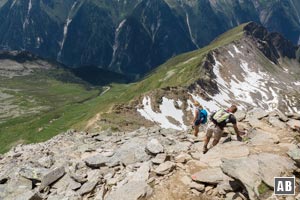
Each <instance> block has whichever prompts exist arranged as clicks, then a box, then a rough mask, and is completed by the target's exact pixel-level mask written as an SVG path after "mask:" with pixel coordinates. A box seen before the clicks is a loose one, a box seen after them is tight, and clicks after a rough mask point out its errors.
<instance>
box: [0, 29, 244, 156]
mask: <svg viewBox="0 0 300 200" xmlns="http://www.w3.org/2000/svg"><path fill="white" fill-rule="evenodd" d="M243 27H244V25H241V26H239V27H237V28H235V29H232V30H230V31H228V32H227V33H225V34H223V35H221V36H220V37H219V38H218V39H216V40H215V41H213V42H212V43H211V44H210V45H208V46H206V47H204V48H202V49H199V50H196V51H193V52H189V53H185V54H182V55H179V56H176V57H174V58H172V59H170V60H169V61H167V62H166V63H165V64H163V65H161V66H160V67H158V68H157V69H156V70H155V71H153V72H152V73H151V74H149V75H148V76H147V77H145V78H144V79H143V80H141V81H140V82H137V83H132V84H127V85H126V84H112V85H111V89H110V90H109V91H108V92H107V93H105V94H104V95H101V96H98V92H99V91H97V90H90V91H88V90H86V89H85V88H83V87H82V86H81V85H79V84H74V83H73V84H65V83H63V82H61V81H59V80H55V79H53V78H52V79H47V76H44V77H43V79H42V82H41V83H43V84H37V83H36V81H37V78H36V77H34V76H32V77H31V78H28V77H24V80H18V81H16V80H11V81H7V82H9V85H7V83H5V82H3V81H1V84H3V85H0V87H2V86H4V85H6V86H9V87H10V88H19V87H21V88H22V89H23V91H25V92H24V93H23V95H31V96H32V95H33V96H35V97H37V99H39V100H40V101H41V103H42V105H50V107H52V109H50V110H48V111H47V112H45V113H43V114H39V115H32V116H26V117H18V118H14V119H10V120H8V121H7V122H5V123H4V124H0V133H1V134H0V153H3V152H6V151H8V150H9V149H10V148H11V147H12V145H15V144H17V143H19V142H24V143H32V142H40V141H45V140H47V139H49V138H51V137H53V136H54V135H56V134H59V133H60V132H63V131H66V130H67V129H69V128H71V127H72V128H76V129H83V128H84V127H85V125H86V124H87V122H88V120H89V119H91V118H92V117H93V116H95V115H96V114H97V113H99V112H101V113H104V112H107V111H108V110H109V109H110V108H111V107H112V106H113V105H114V104H118V103H126V102H129V101H130V100H132V99H133V98H134V97H136V96H139V95H141V94H143V93H145V92H148V91H151V90H153V89H157V88H163V87H167V86H188V85H189V84H191V83H193V82H194V81H195V80H197V79H198V78H199V76H201V68H199V66H200V65H201V63H202V60H203V58H205V55H206V54H207V53H208V52H209V51H211V50H212V49H215V48H218V47H219V46H222V45H225V44H228V43H230V42H232V41H234V40H237V39H239V38H240V37H242V34H243V32H242V29H243ZM186 61H189V62H186ZM199 73H200V74H199ZM166 77H168V78H166ZM159 80H161V81H159ZM18 83H19V84H18ZM44 83H46V84H44ZM32 86H34V87H32ZM96 96H97V97H96ZM108 115H109V114H108ZM113 117H114V118H115V116H113ZM120 118H121V116H120Z"/></svg>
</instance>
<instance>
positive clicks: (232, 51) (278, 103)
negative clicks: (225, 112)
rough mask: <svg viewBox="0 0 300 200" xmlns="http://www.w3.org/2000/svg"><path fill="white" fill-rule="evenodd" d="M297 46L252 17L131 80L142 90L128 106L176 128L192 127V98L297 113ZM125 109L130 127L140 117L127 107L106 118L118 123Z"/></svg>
mask: <svg viewBox="0 0 300 200" xmlns="http://www.w3.org/2000/svg"><path fill="white" fill-rule="evenodd" d="M297 51H298V47H296V46H295V45H293V44H292V43H291V42H290V41H289V40H286V39H285V38H284V37H283V36H282V35H281V34H279V33H274V32H268V31H267V29H266V28H264V27H263V26H261V25H258V24H256V23H254V22H252V23H247V24H243V25H240V26H239V27H237V28H235V29H232V30H230V31H228V32H226V33H225V34H223V35H221V36H220V37H219V38H217V39H215V40H214V41H213V42H212V43H211V44H210V45H208V46H206V47H204V48H202V49H199V50H196V51H193V52H189V53H185V54H182V55H179V56H177V57H174V58H172V59H170V60H168V61H167V62H166V63H165V64H163V65H161V66H159V67H158V68H157V69H156V70H154V71H153V72H152V73H151V74H150V75H149V76H147V77H146V78H145V79H143V80H142V81H141V82H139V83H137V84H135V85H133V87H132V88H131V89H130V90H129V93H131V92H133V91H142V92H141V95H140V96H138V97H137V98H135V100H134V101H132V102H131V103H130V108H131V109H132V110H135V111H137V112H138V113H139V114H140V115H141V116H143V119H146V120H147V121H151V122H152V123H153V124H157V125H159V126H162V127H164V128H173V129H178V130H185V129H187V128H188V125H189V123H190V121H191V120H192V115H191V114H192V113H191V111H192V110H193V103H192V102H193V101H194V100H197V101H199V102H200V104H202V105H203V106H204V107H205V108H206V109H207V110H208V111H209V112H212V111H214V110H217V109H218V108H220V107H227V106H230V105H231V104H236V105H238V107H239V109H241V110H249V109H251V108H263V109H264V110H266V111H271V110H274V109H279V110H281V111H283V112H287V113H294V112H299V110H300V102H299V100H298V99H299V95H300V94H299V91H300V90H299V87H300V63H299V60H298V59H297V55H296V54H297ZM125 105H126V103H125ZM122 112H123V113H124V115H125V116H127V117H126V118H124V121H125V122H124V125H128V124H129V127H130V124H134V120H136V119H137V118H138V117H136V114H133V116H134V117H132V118H130V117H128V115H130V114H129V112H128V107H127V106H120V105H119V106H116V107H115V109H113V111H112V113H111V114H105V115H102V117H104V118H105V119H106V120H104V121H105V122H108V123H110V124H111V125H112V126H114V124H115V123H114V121H115V120H114V116H116V114H115V113H122ZM118 116H120V114H118ZM131 120H132V121H131ZM103 123H104V122H103ZM118 124H120V122H118Z"/></svg>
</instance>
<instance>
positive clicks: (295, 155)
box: [288, 148, 300, 167]
mask: <svg viewBox="0 0 300 200" xmlns="http://www.w3.org/2000/svg"><path fill="white" fill-rule="evenodd" d="M288 155H289V156H290V157H291V158H292V159H293V160H294V161H295V162H296V163H297V165H298V167H300V149H299V148H294V149H290V150H289V152H288Z"/></svg>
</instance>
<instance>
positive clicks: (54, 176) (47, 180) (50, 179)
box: [40, 166, 65, 190]
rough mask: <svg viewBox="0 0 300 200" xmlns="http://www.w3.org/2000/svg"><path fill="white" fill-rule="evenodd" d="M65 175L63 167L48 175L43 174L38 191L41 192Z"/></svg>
mask: <svg viewBox="0 0 300 200" xmlns="http://www.w3.org/2000/svg"><path fill="white" fill-rule="evenodd" d="M64 174H65V167H64V166H62V167H58V168H56V169H54V170H52V171H50V172H49V173H47V174H45V175H44V176H43V178H42V180H41V185H40V190H43V189H44V188H45V187H47V186H48V185H50V184H52V183H54V182H55V181H57V180H58V179H59V178H61V177H62V176H63V175H64Z"/></svg>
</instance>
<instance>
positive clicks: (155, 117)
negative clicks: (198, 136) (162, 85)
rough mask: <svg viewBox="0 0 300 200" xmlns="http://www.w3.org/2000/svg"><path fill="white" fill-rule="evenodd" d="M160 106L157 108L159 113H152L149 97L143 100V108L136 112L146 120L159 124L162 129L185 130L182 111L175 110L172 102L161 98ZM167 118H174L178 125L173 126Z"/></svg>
mask: <svg viewBox="0 0 300 200" xmlns="http://www.w3.org/2000/svg"><path fill="white" fill-rule="evenodd" d="M162 100H163V101H162V104H161V105H160V106H159V109H160V112H154V111H153V110H152V107H151V99H150V97H149V96H147V97H144V98H143V108H142V109H137V111H138V112H139V113H140V114H141V115H142V116H143V117H145V118H146V119H147V120H150V121H153V122H156V123H158V124H160V126H161V127H162V128H172V129H176V130H187V127H186V125H185V124H184V122H183V116H184V113H183V111H182V110H179V109H177V108H175V105H174V100H173V99H167V98H165V97H163V98H162ZM168 116H169V117H172V118H174V119H175V120H176V121H177V122H179V124H180V125H175V124H173V123H171V122H170V121H169V120H168Z"/></svg>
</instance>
